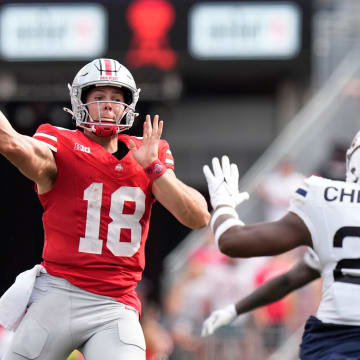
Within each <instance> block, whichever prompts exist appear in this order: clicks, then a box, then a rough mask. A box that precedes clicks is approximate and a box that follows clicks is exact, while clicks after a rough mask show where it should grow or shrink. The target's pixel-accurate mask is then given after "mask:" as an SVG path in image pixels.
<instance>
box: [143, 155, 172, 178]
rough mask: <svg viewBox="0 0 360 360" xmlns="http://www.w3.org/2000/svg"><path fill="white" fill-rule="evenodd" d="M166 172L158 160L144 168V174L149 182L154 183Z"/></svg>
mask: <svg viewBox="0 0 360 360" xmlns="http://www.w3.org/2000/svg"><path fill="white" fill-rule="evenodd" d="M166 170H167V168H166V166H165V165H164V164H163V163H162V162H161V161H160V160H159V159H156V160H154V161H153V162H152V163H151V164H150V165H148V166H147V167H145V168H144V171H145V174H146V175H147V177H148V178H149V179H150V181H154V180H155V179H157V178H158V177H160V176H161V175H163V174H164V173H165V171H166Z"/></svg>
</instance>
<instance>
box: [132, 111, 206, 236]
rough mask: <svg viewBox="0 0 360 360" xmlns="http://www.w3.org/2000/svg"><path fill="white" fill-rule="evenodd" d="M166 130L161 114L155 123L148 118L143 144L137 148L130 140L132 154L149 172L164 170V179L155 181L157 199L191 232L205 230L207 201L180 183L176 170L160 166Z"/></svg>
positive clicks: (154, 187) (156, 117)
mask: <svg viewBox="0 0 360 360" xmlns="http://www.w3.org/2000/svg"><path fill="white" fill-rule="evenodd" d="M162 129H163V122H162V121H159V116H158V115H155V117H154V121H153V124H151V118H150V115H147V116H146V121H145V122H144V131H143V142H142V144H141V146H140V147H139V148H137V147H136V145H135V143H134V142H133V141H130V151H131V152H132V154H133V156H134V158H135V160H136V161H137V162H138V163H139V164H140V165H141V166H142V167H143V168H144V169H145V170H146V169H149V166H150V167H151V169H150V170H154V173H156V172H157V171H160V174H161V176H158V177H156V178H154V180H153V186H152V192H153V194H154V196H155V198H156V199H157V200H158V201H159V202H160V203H161V204H162V205H163V206H164V207H165V208H166V209H168V210H169V211H170V212H171V213H172V214H173V215H174V216H175V217H176V219H177V220H178V221H179V222H181V223H182V224H183V225H185V226H188V227H189V228H191V229H198V228H202V227H204V226H206V225H207V224H208V221H209V219H210V214H209V211H208V208H207V203H206V201H205V198H204V197H203V196H202V195H201V194H200V193H199V192H198V191H197V190H195V189H193V188H191V187H190V186H188V185H185V184H184V183H183V182H182V181H180V180H179V179H178V178H177V177H176V175H175V173H174V171H173V170H171V169H166V168H163V169H162V165H161V164H156V162H157V161H158V148H159V142H160V138H161V134H162ZM154 162H155V163H154ZM151 164H153V166H151Z"/></svg>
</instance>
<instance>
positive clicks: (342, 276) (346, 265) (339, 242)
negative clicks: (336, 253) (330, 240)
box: [333, 226, 360, 284]
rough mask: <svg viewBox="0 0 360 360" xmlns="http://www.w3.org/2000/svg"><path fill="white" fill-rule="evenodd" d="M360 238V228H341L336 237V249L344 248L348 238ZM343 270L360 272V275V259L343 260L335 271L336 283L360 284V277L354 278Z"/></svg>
mask: <svg viewBox="0 0 360 360" xmlns="http://www.w3.org/2000/svg"><path fill="white" fill-rule="evenodd" d="M348 236H349V237H358V238H359V240H360V227H358V226H344V227H342V228H340V229H339V230H338V231H337V232H336V233H335V236H334V244H333V245H334V247H335V248H342V246H343V242H344V239H345V238H346V237H348ZM342 269H347V270H350V271H351V270H355V271H356V270H358V271H359V275H360V258H358V259H342V260H340V261H339V262H338V263H337V264H336V267H335V269H334V281H341V282H345V283H350V284H360V276H354V275H350V274H346V273H343V271H342Z"/></svg>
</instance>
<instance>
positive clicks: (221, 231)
mask: <svg viewBox="0 0 360 360" xmlns="http://www.w3.org/2000/svg"><path fill="white" fill-rule="evenodd" d="M221 160H222V163H221V165H220V161H219V159H218V158H214V159H213V161H212V170H211V169H210V167H209V166H207V165H205V166H204V175H205V177H206V181H207V183H208V188H209V194H210V200H211V204H212V206H213V208H214V210H215V211H214V213H213V215H212V219H211V221H210V226H211V228H212V230H213V232H214V235H215V241H216V243H217V244H218V246H219V249H220V250H221V252H223V253H224V254H226V255H228V256H232V257H252V256H265V255H277V254H280V253H283V252H286V251H288V250H291V249H293V248H295V247H298V246H300V245H307V246H310V247H311V246H312V240H311V234H310V232H309V230H308V228H307V227H306V225H305V224H304V222H303V221H302V219H300V217H299V216H297V215H296V214H294V213H292V212H289V213H288V214H287V215H286V216H284V217H283V218H282V219H280V220H279V221H273V222H267V223H259V224H255V225H245V224H244V223H243V222H242V221H241V220H240V219H239V216H238V214H237V212H236V211H235V207H236V206H237V205H238V204H239V203H241V202H242V201H243V200H244V199H246V196H245V195H246V193H240V192H239V188H238V174H239V172H238V168H237V166H236V164H230V160H229V158H228V157H227V156H223V157H222V159H221Z"/></svg>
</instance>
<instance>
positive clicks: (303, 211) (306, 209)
mask: <svg viewBox="0 0 360 360" xmlns="http://www.w3.org/2000/svg"><path fill="white" fill-rule="evenodd" d="M312 178H313V176H312V177H310V178H307V179H304V181H303V183H302V185H301V186H300V187H299V188H298V189H297V190H296V191H295V193H294V195H293V197H292V199H291V200H290V207H289V211H290V212H292V213H294V214H296V215H297V216H299V217H300V219H301V220H302V221H303V222H304V223H305V225H306V227H307V228H308V230H309V232H310V233H311V235H312V236H313V235H314V233H315V227H314V225H313V219H314V206H313V205H314V204H313V199H312V197H313V196H312V195H313V194H312V182H313V179H312Z"/></svg>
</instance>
